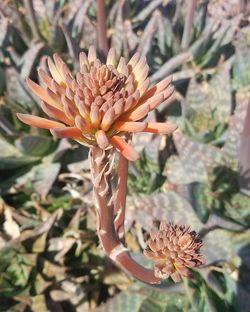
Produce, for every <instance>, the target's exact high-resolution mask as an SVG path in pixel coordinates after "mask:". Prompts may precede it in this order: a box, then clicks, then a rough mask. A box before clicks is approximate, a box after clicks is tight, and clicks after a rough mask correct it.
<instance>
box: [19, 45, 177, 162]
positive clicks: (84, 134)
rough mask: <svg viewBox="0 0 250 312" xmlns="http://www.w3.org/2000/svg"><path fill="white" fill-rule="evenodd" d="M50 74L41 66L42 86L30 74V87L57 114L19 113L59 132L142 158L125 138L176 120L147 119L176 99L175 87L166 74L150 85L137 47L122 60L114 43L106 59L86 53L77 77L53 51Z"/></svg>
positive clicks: (164, 129) (162, 129)
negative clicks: (45, 115) (44, 115)
mask: <svg viewBox="0 0 250 312" xmlns="http://www.w3.org/2000/svg"><path fill="white" fill-rule="evenodd" d="M48 68H49V71H50V74H51V75H49V74H48V73H47V72H46V71H44V70H43V69H41V68H40V69H38V74H39V77H40V79H41V80H42V82H43V83H44V85H45V88H42V87H41V86H39V85H38V84H36V83H35V82H33V81H32V80H30V79H28V82H27V83H28V86H29V87H30V89H31V90H32V91H33V92H34V93H35V94H36V95H37V96H38V97H39V98H40V99H41V100H42V101H41V108H42V110H43V111H44V112H45V113H46V114H47V115H48V116H49V117H50V118H52V120H51V119H46V118H41V117H37V116H32V115H28V114H20V113H18V114H17V116H18V118H19V119H20V120H21V121H22V122H24V123H26V124H28V125H30V126H34V127H38V128H44V129H49V130H50V131H51V133H52V134H53V135H54V136H56V137H58V138H72V139H74V140H76V141H78V142H79V143H81V144H84V145H87V146H99V147H100V148H101V149H108V148H110V147H112V146H114V147H115V148H116V149H117V150H118V151H119V152H120V153H121V154H122V155H123V156H124V157H126V158H127V159H128V160H131V161H133V160H136V159H138V155H137V153H136V152H135V150H134V149H133V148H132V146H131V145H129V144H128V143H127V142H126V140H125V139H124V135H125V134H126V133H135V132H151V133H162V134H168V133H171V132H173V131H174V130H175V129H176V125H174V124H172V123H170V122H167V123H158V122H146V121H145V118H146V117H147V115H148V113H149V112H150V111H152V110H154V109H155V108H156V107H157V106H158V105H159V104H160V103H162V102H163V101H165V100H167V99H168V100H171V99H172V97H173V93H174V87H173V86H171V78H166V79H164V80H162V81H161V82H159V83H157V84H156V85H155V86H153V87H150V88H149V78H148V72H149V66H148V65H147V63H146V59H145V58H140V56H139V54H138V53H136V54H135V55H134V56H133V57H132V58H131V59H130V61H129V62H128V63H126V61H125V59H124V58H123V57H121V58H120V60H119V62H118V65H117V66H116V59H115V50H114V49H110V51H109V53H108V56H107V60H106V64H102V63H101V62H100V60H99V59H98V58H97V57H96V51H95V49H94V47H90V49H89V52H88V56H86V55H85V54H84V53H80V72H78V73H77V74H76V76H75V77H74V76H73V75H72V73H71V72H70V70H69V69H68V67H67V65H66V64H65V63H64V62H63V61H62V59H61V58H60V57H59V56H58V55H57V54H54V56H53V60H52V59H51V58H49V57H48Z"/></svg>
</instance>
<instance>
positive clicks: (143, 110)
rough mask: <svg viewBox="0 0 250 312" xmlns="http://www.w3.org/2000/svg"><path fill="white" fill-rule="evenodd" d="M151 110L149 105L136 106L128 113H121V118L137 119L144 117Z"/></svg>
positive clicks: (124, 119) (126, 119)
mask: <svg viewBox="0 0 250 312" xmlns="http://www.w3.org/2000/svg"><path fill="white" fill-rule="evenodd" d="M148 112H149V105H148V104H143V105H141V106H138V107H136V108H135V109H133V110H132V111H128V112H127V113H125V114H123V115H121V118H120V119H121V120H123V121H137V120H140V119H143V118H144V117H145V116H146V115H147V114H148Z"/></svg>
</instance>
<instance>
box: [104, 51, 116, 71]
mask: <svg viewBox="0 0 250 312" xmlns="http://www.w3.org/2000/svg"><path fill="white" fill-rule="evenodd" d="M106 64H107V65H112V66H113V67H115V65H116V55H115V49H114V48H111V49H110V50H109V52H108V56H107V61H106Z"/></svg>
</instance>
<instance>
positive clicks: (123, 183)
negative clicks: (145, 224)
mask: <svg viewBox="0 0 250 312" xmlns="http://www.w3.org/2000/svg"><path fill="white" fill-rule="evenodd" d="M118 177H119V179H120V181H119V186H118V191H117V198H116V202H115V215H116V218H115V229H116V233H117V234H118V236H119V238H120V239H122V238H123V237H124V234H125V229H124V220H125V209H126V197H127V181H128V160H127V159H126V158H125V157H123V156H122V155H121V154H120V156H119V168H118Z"/></svg>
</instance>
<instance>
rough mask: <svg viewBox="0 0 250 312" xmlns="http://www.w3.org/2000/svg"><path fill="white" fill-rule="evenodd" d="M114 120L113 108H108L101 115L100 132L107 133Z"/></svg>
mask: <svg viewBox="0 0 250 312" xmlns="http://www.w3.org/2000/svg"><path fill="white" fill-rule="evenodd" d="M114 118H115V110H114V108H113V107H110V108H109V109H108V110H107V111H106V112H105V114H104V115H103V118H102V122H101V128H102V130H104V131H108V130H109V128H110V127H111V125H112V123H113V121H114Z"/></svg>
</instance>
